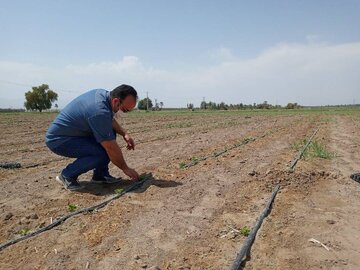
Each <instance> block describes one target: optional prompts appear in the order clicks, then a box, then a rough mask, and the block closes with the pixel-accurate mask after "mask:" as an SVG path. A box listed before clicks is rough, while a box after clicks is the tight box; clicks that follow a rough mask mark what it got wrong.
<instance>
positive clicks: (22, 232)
mask: <svg viewBox="0 0 360 270" xmlns="http://www.w3.org/2000/svg"><path fill="white" fill-rule="evenodd" d="M29 233H30V230H29V229H27V228H26V229H22V230H20V231H18V234H20V235H21V236H25V235H27V234H29Z"/></svg>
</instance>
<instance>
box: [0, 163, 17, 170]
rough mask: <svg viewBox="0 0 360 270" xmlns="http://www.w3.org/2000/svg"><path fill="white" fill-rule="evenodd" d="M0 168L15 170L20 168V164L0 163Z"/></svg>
mask: <svg viewBox="0 0 360 270" xmlns="http://www.w3.org/2000/svg"><path fill="white" fill-rule="evenodd" d="M0 168H4V169H17V168H21V164H20V163H19V162H0Z"/></svg>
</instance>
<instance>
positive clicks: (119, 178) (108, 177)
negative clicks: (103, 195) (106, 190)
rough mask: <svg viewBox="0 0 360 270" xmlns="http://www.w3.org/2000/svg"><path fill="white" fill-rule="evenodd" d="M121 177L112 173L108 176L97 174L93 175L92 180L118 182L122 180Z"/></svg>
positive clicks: (105, 182) (95, 181) (109, 182)
mask: <svg viewBox="0 0 360 270" xmlns="http://www.w3.org/2000/svg"><path fill="white" fill-rule="evenodd" d="M121 180H122V179H121V177H118V178H116V177H113V176H111V175H108V176H95V175H93V177H92V179H91V182H93V183H100V184H116V183H119V182H121Z"/></svg>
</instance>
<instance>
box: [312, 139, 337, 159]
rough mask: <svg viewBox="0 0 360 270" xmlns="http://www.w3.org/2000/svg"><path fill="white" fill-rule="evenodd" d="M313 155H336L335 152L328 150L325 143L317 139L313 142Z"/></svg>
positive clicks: (328, 156) (330, 157)
mask: <svg viewBox="0 0 360 270" xmlns="http://www.w3.org/2000/svg"><path fill="white" fill-rule="evenodd" d="M311 155H312V156H313V157H318V158H324V159H332V158H333V157H335V153H333V152H330V151H328V150H327V149H326V148H325V146H324V145H322V144H320V143H319V142H317V141H315V142H313V143H312V144H311Z"/></svg>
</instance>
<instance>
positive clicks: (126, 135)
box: [124, 134, 135, 150]
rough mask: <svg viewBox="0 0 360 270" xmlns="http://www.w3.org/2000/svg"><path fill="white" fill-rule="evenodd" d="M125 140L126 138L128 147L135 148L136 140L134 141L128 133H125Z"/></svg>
mask: <svg viewBox="0 0 360 270" xmlns="http://www.w3.org/2000/svg"><path fill="white" fill-rule="evenodd" d="M124 140H125V142H126V143H127V146H126V148H127V149H128V150H131V149H132V150H135V142H134V140H133V139H132V138H131V137H130V136H129V135H128V134H125V135H124Z"/></svg>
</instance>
